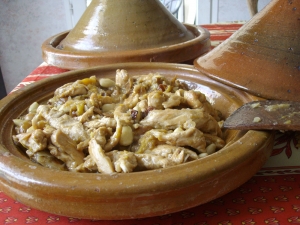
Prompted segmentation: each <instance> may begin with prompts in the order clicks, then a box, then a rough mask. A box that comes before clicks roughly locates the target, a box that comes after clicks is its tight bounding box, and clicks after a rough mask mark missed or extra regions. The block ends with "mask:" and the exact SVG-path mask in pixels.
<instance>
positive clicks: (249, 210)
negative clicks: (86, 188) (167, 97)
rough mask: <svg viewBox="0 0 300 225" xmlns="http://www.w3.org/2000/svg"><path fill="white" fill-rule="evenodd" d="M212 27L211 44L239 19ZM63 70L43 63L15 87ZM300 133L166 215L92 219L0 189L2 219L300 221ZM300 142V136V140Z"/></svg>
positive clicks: (194, 223) (251, 224) (152, 223)
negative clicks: (259, 163)
mask: <svg viewBox="0 0 300 225" xmlns="http://www.w3.org/2000/svg"><path fill="white" fill-rule="evenodd" d="M202 26H203V27H206V28H207V29H208V30H209V31H210V32H211V41H212V46H213V47H215V46H216V45H218V44H219V43H221V42H222V41H224V40H225V39H227V38H228V37H229V36H230V35H231V34H232V33H233V32H234V31H236V30H237V29H239V28H240V27H241V26H242V24H223V25H222V24H218V25H202ZM65 71H67V70H63V69H59V68H57V67H54V66H50V65H47V64H46V63H42V64H41V65H40V66H39V67H38V68H36V69H35V70H34V71H33V72H32V73H31V74H30V75H29V76H27V77H26V78H25V79H24V80H23V81H22V82H21V83H20V84H19V85H18V86H17V87H16V88H15V89H14V91H15V90H17V89H19V88H21V87H23V86H24V85H28V84H30V83H33V82H35V81H37V80H40V79H44V78H46V77H49V76H53V75H56V74H60V73H62V72H65ZM299 139H300V136H299V135H298V134H297V133H278V134H277V136H276V141H275V143H274V148H273V153H272V156H271V157H270V159H269V160H268V161H267V163H266V164H265V166H264V167H263V168H262V169H261V170H260V171H259V172H257V174H256V175H255V176H254V177H252V178H251V179H250V180H249V181H248V182H246V183H245V184H243V185H242V186H240V187H239V188H237V189H236V190H234V191H232V192H230V193H228V194H227V195H225V196H223V197H220V198H218V199H216V200H214V201H212V202H209V203H206V204H204V205H200V206H198V207H195V208H191V209H188V210H184V211H181V212H178V213H173V214H168V215H164V216H158V217H152V218H145V219H136V220H123V221H92V220H84V219H79V218H69V217H64V216H57V215H53V214H49V213H45V212H41V211H39V210H36V209H33V208H30V207H28V206H25V205H23V204H21V203H19V202H17V201H15V200H13V199H11V198H10V197H8V196H6V195H5V193H2V192H1V193H0V223H1V222H2V223H3V224H18V225H19V224H57V225H60V224H76V225H83V224H97V225H119V224H124V225H139V224H145V225H209V224H218V225H235V224H242V225H260V224H269V225H278V224H300V166H299V158H300V149H299V145H298V142H299ZM299 143H300V142H299Z"/></svg>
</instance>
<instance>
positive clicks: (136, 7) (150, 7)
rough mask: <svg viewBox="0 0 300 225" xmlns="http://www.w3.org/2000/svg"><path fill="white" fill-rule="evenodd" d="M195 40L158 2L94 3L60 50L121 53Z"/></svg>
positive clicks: (95, 0) (96, 0)
mask: <svg viewBox="0 0 300 225" xmlns="http://www.w3.org/2000/svg"><path fill="white" fill-rule="evenodd" d="M194 37H195V35H194V34H193V33H192V32H191V31H189V30H188V29H187V28H186V27H185V26H184V25H183V24H182V23H180V22H179V21H178V20H177V19H176V18H175V17H174V16H173V15H172V14H171V13H170V12H169V11H168V10H167V9H166V8H165V7H164V6H163V5H162V4H161V3H160V2H159V1H157V0H156V1H153V0H151V1H149V0H130V1H128V0H121V1H120V0H93V1H92V2H91V4H90V5H89V7H88V8H87V9H86V11H85V12H84V14H83V15H82V17H81V18H80V20H79V21H78V23H77V24H76V26H75V27H74V28H73V29H72V30H71V31H70V33H69V34H68V35H67V36H66V38H65V39H64V40H63V41H62V42H61V43H60V44H59V45H58V48H61V49H65V50H79V51H121V50H130V49H131V50H133V49H145V48H153V47H160V46H168V45H172V44H178V43H181V42H185V41H188V40H191V39H193V38H194Z"/></svg>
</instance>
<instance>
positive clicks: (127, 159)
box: [107, 150, 137, 173]
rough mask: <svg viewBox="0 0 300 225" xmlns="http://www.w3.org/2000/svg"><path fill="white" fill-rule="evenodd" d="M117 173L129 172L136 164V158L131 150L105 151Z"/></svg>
mask: <svg viewBox="0 0 300 225" xmlns="http://www.w3.org/2000/svg"><path fill="white" fill-rule="evenodd" d="M107 156H108V157H110V159H111V161H112V162H113V164H114V166H115V170H116V172H118V173H130V172H132V171H133V170H134V169H135V168H136V166H137V160H136V157H135V155H134V153H133V152H128V151H118V150H114V151H111V152H108V153H107Z"/></svg>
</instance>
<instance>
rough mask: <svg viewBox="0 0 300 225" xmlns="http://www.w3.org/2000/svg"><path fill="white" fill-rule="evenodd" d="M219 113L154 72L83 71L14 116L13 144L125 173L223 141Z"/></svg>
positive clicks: (59, 162) (32, 154)
mask: <svg viewBox="0 0 300 225" xmlns="http://www.w3.org/2000/svg"><path fill="white" fill-rule="evenodd" d="M221 123H222V120H221V116H220V113H219V112H218V111H217V110H216V109H214V108H213V106H212V105H211V104H210V103H209V102H208V101H207V99H206V96H205V95H204V94H202V93H201V92H200V91H196V90H193V89H191V88H189V87H188V85H187V84H186V83H185V82H182V81H180V80H178V79H176V77H174V78H172V79H167V78H166V77H164V76H162V75H160V74H158V73H150V74H148V75H140V76H130V75H129V74H128V72H127V71H126V70H117V71H116V76H115V80H112V79H108V78H99V79H98V78H97V77H96V76H91V77H89V78H85V79H81V80H77V81H75V82H72V83H68V84H65V85H63V86H61V87H59V88H57V89H56V90H55V92H54V95H53V97H52V98H51V99H49V100H48V101H47V103H46V104H42V103H37V102H34V103H33V104H31V105H30V107H29V108H28V112H27V113H26V114H25V115H23V116H21V117H20V118H16V119H14V124H15V135H13V140H14V142H15V144H16V145H19V146H22V148H25V151H26V154H27V155H28V157H29V158H30V159H31V160H33V161H35V162H37V163H39V164H41V165H43V166H45V167H49V168H53V169H59V170H68V171H73V172H98V173H105V174H111V173H115V172H117V173H129V172H136V171H142V170H151V169H158V168H165V167H169V166H175V165H178V164H182V163H186V162H189V161H193V160H197V159H199V158H202V157H205V156H207V155H209V154H212V153H214V152H215V151H217V150H219V149H221V148H222V147H224V145H225V141H224V139H223V133H222V130H221Z"/></svg>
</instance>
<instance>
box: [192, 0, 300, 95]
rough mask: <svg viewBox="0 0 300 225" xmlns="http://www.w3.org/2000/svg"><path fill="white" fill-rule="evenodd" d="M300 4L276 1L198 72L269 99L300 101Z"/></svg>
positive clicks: (202, 59)
mask: <svg viewBox="0 0 300 225" xmlns="http://www.w3.org/2000/svg"><path fill="white" fill-rule="evenodd" d="M299 40H300V1H292V0H273V1H271V2H270V3H269V4H268V5H267V6H266V7H265V8H264V9H263V10H262V11H260V12H259V13H258V14H256V15H255V16H254V17H253V18H252V19H251V20H250V21H248V22H247V23H246V24H245V25H244V26H242V27H241V28H240V29H239V30H238V31H237V32H236V33H234V34H233V35H232V36H231V37H230V38H229V39H227V40H226V41H225V42H223V43H222V44H220V45H219V46H218V47H216V48H215V49H213V50H212V51H211V52H209V53H208V54H206V55H204V56H202V57H200V58H198V59H197V60H196V61H195V66H196V67H197V69H198V70H199V71H200V72H202V73H204V74H206V75H207V76H209V77H211V78H213V79H215V80H218V81H220V82H222V83H225V84H227V85H230V86H233V87H237V88H240V89H243V90H245V91H247V92H250V93H252V94H255V95H257V96H260V97H263V98H266V99H279V100H292V101H300V98H299V95H300V86H299V84H300V42H299Z"/></svg>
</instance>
